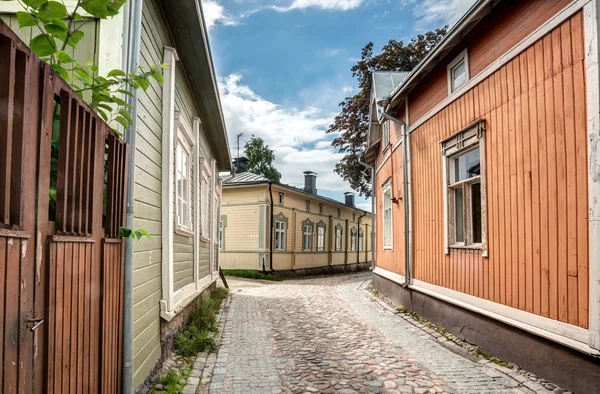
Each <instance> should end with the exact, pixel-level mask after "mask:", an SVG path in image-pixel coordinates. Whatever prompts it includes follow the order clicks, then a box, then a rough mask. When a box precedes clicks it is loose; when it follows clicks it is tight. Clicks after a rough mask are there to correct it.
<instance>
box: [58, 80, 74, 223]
mask: <svg viewBox="0 0 600 394" xmlns="http://www.w3.org/2000/svg"><path fill="white" fill-rule="evenodd" d="M71 104H72V102H71V98H70V96H69V93H68V92H67V91H65V90H63V91H62V92H61V94H60V138H59V145H58V177H57V178H58V179H57V182H56V230H57V231H58V232H60V233H63V234H64V233H66V232H67V205H68V201H67V196H68V195H67V193H68V192H67V191H68V190H69V181H68V168H69V165H70V160H69V154H68V153H69V150H70V148H71V147H70V141H71V138H70V134H71V125H70V121H71Z"/></svg>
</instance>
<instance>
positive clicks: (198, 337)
mask: <svg viewBox="0 0 600 394" xmlns="http://www.w3.org/2000/svg"><path fill="white" fill-rule="evenodd" d="M228 294H229V291H228V290H227V289H224V288H222V287H218V288H217V289H215V290H214V291H213V292H212V293H211V294H210V297H208V298H206V299H201V300H200V302H198V305H197V306H196V309H194V310H193V311H192V313H190V316H189V318H188V323H187V326H186V327H185V329H184V330H183V331H182V332H181V333H179V334H178V335H177V337H175V352H177V354H179V355H181V356H183V357H192V356H196V355H197V354H198V353H200V352H204V351H210V350H214V348H215V340H214V333H215V332H216V331H217V316H216V314H217V312H218V311H219V308H220V307H221V303H222V302H223V300H224V299H226V298H227V296H228Z"/></svg>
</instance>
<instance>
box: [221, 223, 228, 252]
mask: <svg viewBox="0 0 600 394" xmlns="http://www.w3.org/2000/svg"><path fill="white" fill-rule="evenodd" d="M226 220H227V216H221V220H220V221H219V249H221V250H223V248H224V247H225V221H226Z"/></svg>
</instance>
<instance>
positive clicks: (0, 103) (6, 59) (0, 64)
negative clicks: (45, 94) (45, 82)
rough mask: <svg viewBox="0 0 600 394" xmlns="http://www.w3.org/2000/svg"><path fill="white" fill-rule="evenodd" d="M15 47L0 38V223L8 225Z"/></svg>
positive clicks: (8, 41) (4, 38)
mask: <svg viewBox="0 0 600 394" xmlns="http://www.w3.org/2000/svg"><path fill="white" fill-rule="evenodd" d="M15 52H16V50H15V45H14V43H13V42H12V41H11V40H9V39H8V38H7V37H3V36H0V53H1V54H2V56H0V223H4V224H6V225H8V224H10V174H11V168H10V167H11V162H12V160H11V155H12V151H11V148H12V133H13V116H12V114H13V102H14V79H15Z"/></svg>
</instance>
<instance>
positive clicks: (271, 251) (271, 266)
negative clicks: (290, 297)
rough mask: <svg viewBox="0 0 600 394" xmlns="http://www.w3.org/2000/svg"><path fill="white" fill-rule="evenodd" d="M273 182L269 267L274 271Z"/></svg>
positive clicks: (270, 185) (270, 194) (271, 184)
mask: <svg viewBox="0 0 600 394" xmlns="http://www.w3.org/2000/svg"><path fill="white" fill-rule="evenodd" d="M272 186H273V182H272V181H269V196H270V197H271V221H270V222H271V230H270V235H269V268H271V272H273V190H272V189H271V187H272Z"/></svg>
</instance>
